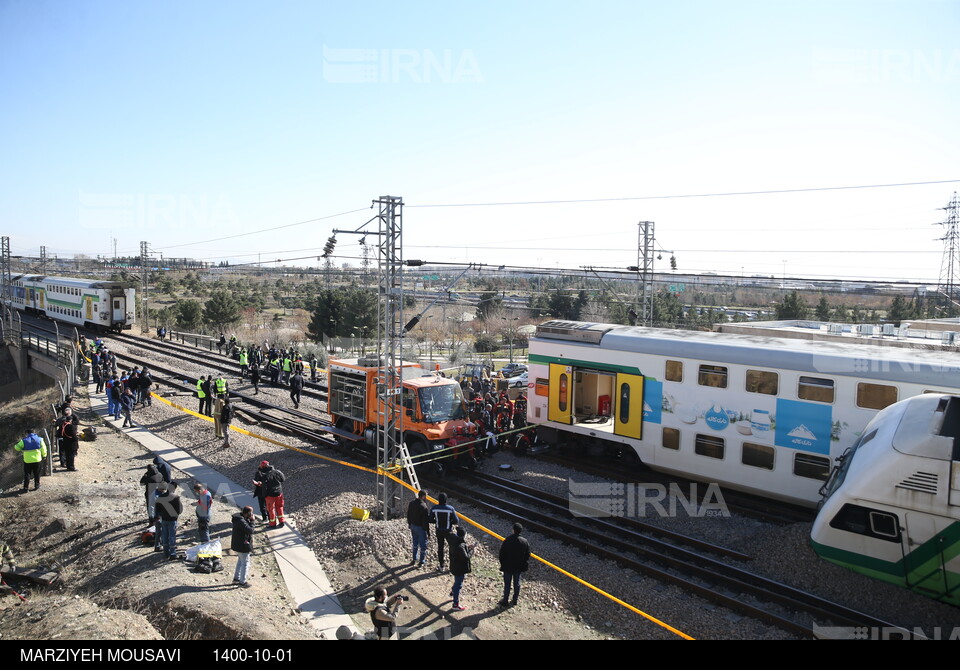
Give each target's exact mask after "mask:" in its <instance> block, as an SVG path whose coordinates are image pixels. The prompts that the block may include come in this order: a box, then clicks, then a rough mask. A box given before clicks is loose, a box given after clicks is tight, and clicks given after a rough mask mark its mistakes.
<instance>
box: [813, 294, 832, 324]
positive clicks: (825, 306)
mask: <svg viewBox="0 0 960 670" xmlns="http://www.w3.org/2000/svg"><path fill="white" fill-rule="evenodd" d="M814 314H815V317H816V319H817V321H829V320H830V303H828V302H827V296H825V295H822V296H820V302H818V303H817V309H816V312H815V313H814Z"/></svg>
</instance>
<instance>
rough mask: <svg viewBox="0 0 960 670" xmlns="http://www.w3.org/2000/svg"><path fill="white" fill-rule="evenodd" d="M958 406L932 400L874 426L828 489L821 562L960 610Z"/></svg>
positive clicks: (817, 532)
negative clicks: (889, 583) (895, 585)
mask: <svg viewBox="0 0 960 670" xmlns="http://www.w3.org/2000/svg"><path fill="white" fill-rule="evenodd" d="M958 437H960V397H958V396H955V395H941V394H929V395H922V396H917V397H914V398H909V399H907V400H904V401H901V402H898V403H896V404H895V405H891V406H890V407H888V408H886V409H884V410H883V411H882V412H880V413H879V414H877V416H876V417H875V418H874V419H873V421H871V422H870V424H869V425H868V426H867V429H866V432H865V433H864V435H863V437H861V438H860V440H858V441H857V443H856V444H855V445H854V446H853V447H852V448H851V449H850V450H849V451H848V452H847V453H846V454H844V456H843V457H842V459H841V462H840V465H839V466H838V467H837V468H836V469H835V470H834V471H833V473H831V475H830V479H829V481H828V482H827V484H826V485H825V486H824V495H825V498H824V501H823V505H822V507H821V509H820V512H819V514H818V515H817V519H816V521H815V522H814V524H813V530H812V531H811V543H812V545H813V548H814V550H815V551H816V552H817V554H819V555H820V556H821V557H822V558H824V559H826V560H828V561H831V562H833V563H837V564H838V565H842V566H844V567H847V568H850V569H851V570H854V571H855V572H859V573H863V574H865V575H868V576H870V577H873V578H876V579H880V580H883V581H886V582H891V583H893V584H897V585H899V586H904V587H906V588H908V589H911V590H913V591H916V592H918V593H920V594H923V595H925V596H928V597H931V598H934V599H936V600H941V601H943V602H947V603H950V604H953V605H960V441H958V439H957V438H958Z"/></svg>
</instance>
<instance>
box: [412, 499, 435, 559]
mask: <svg viewBox="0 0 960 670" xmlns="http://www.w3.org/2000/svg"><path fill="white" fill-rule="evenodd" d="M407 525H408V526H410V534H411V535H412V536H413V561H412V562H411V563H410V565H417V564H418V563H419V567H421V568H422V567H423V564H424V562H425V561H426V560H427V531H428V530H429V528H430V508H429V507H427V492H426V491H420V493H418V494H417V499H416V500H414V501H412V502H411V503H410V504H409V505H408V506H407ZM417 555H419V556H420V560H419V561H418V560H417Z"/></svg>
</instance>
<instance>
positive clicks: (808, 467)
mask: <svg viewBox="0 0 960 670" xmlns="http://www.w3.org/2000/svg"><path fill="white" fill-rule="evenodd" d="M793 474H795V475H796V476H798V477H806V478H808V479H819V480H820V481H822V482H825V481H827V477H829V476H830V459H829V458H823V457H822V456H814V455H813V454H797V455H796V456H794V457H793Z"/></svg>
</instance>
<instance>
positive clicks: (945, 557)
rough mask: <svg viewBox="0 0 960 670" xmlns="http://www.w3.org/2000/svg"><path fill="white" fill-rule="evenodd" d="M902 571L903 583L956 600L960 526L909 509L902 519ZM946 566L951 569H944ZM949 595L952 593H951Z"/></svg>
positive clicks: (933, 594) (959, 586) (938, 597)
mask: <svg viewBox="0 0 960 670" xmlns="http://www.w3.org/2000/svg"><path fill="white" fill-rule="evenodd" d="M904 521H905V524H906V529H905V530H906V533H905V534H904V535H905V537H904V543H905V546H904V559H903V560H904V572H905V577H906V584H907V586H908V587H910V588H911V589H915V590H917V591H920V592H921V593H924V594H926V595H928V596H930V597H933V598H937V599H956V597H957V593H956V592H957V589H958V588H960V575H958V574H957V572H956V566H955V565H951V564H956V563H957V560H956V559H957V551H958V549H960V537H958V532H957V530H958V529H960V527H958V526H957V524H954V523H953V522H951V521H950V520H945V521H947V522H948V525H946V526H945V527H943V528H941V527H940V526H942V525H943V524H941V523H938V518H937V517H934V516H931V515H929V514H917V513H911V512H908V513H907V514H906V517H905V519H904ZM948 565H950V567H951V568H952V569H949V570H948V569H947V568H948ZM951 594H952V595H951Z"/></svg>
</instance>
